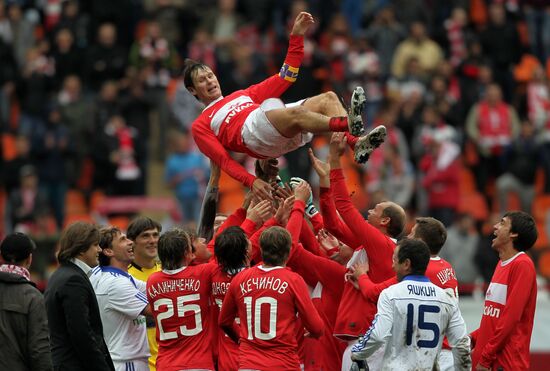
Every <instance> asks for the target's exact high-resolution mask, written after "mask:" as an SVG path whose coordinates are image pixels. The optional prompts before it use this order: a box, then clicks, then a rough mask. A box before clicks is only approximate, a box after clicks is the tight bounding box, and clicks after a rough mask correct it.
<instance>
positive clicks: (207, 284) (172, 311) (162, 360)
mask: <svg viewBox="0 0 550 371" xmlns="http://www.w3.org/2000/svg"><path fill="white" fill-rule="evenodd" d="M215 268H216V265H215V264H202V265H196V266H188V267H182V268H180V269H177V270H174V271H165V270H163V271H160V272H156V273H153V274H152V275H151V276H150V277H149V279H148V280H147V299H148V300H149V303H150V305H151V308H152V310H153V318H154V319H155V323H156V327H157V342H158V344H159V353H158V358H157V369H158V370H166V371H172V370H173V371H176V370H181V369H204V370H214V363H213V360H212V352H211V349H210V341H211V336H210V335H211V334H210V326H209V325H210V324H209V321H210V309H211V307H210V294H211V287H212V275H213V272H214V269H215Z"/></svg>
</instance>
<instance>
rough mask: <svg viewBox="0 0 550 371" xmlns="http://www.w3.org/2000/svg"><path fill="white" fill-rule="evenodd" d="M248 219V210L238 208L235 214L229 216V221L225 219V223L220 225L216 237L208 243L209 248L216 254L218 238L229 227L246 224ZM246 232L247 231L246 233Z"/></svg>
mask: <svg viewBox="0 0 550 371" xmlns="http://www.w3.org/2000/svg"><path fill="white" fill-rule="evenodd" d="M245 218H246V210H245V209H243V208H242V207H240V208H238V209H237V210H235V211H234V212H233V214H231V215H229V216H228V217H227V219H225V222H223V223H222V225H220V227H219V228H218V230H217V231H216V235H215V236H214V237H213V238H212V239H211V240H210V242H208V245H207V248H208V250H210V251H211V252H212V254H214V244H215V243H216V237H218V235H219V234H220V233H222V232H223V231H225V230H226V229H227V228H229V227H233V226H235V225H240V224H242V223H243V222H244V220H245ZM245 232H246V231H245Z"/></svg>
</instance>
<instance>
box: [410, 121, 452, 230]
mask: <svg viewBox="0 0 550 371" xmlns="http://www.w3.org/2000/svg"><path fill="white" fill-rule="evenodd" d="M459 155H460V147H459V146H458V145H457V144H456V143H454V142H452V141H450V140H449V139H448V138H447V137H446V135H445V133H444V132H436V134H435V135H434V137H433V138H432V140H431V141H430V142H429V143H428V151H427V153H426V155H424V157H423V158H422V159H421V160H420V164H419V168H420V170H421V171H423V172H424V174H425V175H424V178H423V179H422V180H421V182H422V183H421V184H422V187H424V188H425V189H426V191H427V193H428V215H430V216H432V217H434V218H436V219H438V220H440V221H441V222H442V223H443V224H444V225H445V227H448V226H449V225H451V223H452V222H453V220H454V216H455V213H456V210H457V208H458V202H459V197H460V189H459V186H460V177H459V176H460V157H459Z"/></svg>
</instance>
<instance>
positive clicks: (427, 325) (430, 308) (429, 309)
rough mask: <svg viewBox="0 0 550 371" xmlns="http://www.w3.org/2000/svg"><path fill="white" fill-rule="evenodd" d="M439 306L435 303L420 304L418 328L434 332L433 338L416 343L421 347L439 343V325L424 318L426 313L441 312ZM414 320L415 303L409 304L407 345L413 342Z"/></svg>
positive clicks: (429, 346)
mask: <svg viewBox="0 0 550 371" xmlns="http://www.w3.org/2000/svg"><path fill="white" fill-rule="evenodd" d="M439 311H440V309H439V307H437V306H435V305H425V304H421V305H419V306H418V330H419V331H420V330H426V331H431V332H433V334H434V335H433V339H432V340H418V341H417V342H416V345H417V346H418V347H419V348H435V347H437V344H439V326H438V325H437V323H434V322H426V321H425V320H424V314H425V313H439ZM413 322H414V305H413V304H408V305H407V329H406V334H405V335H406V337H405V339H406V343H407V345H411V344H412V337H413V332H414V331H413Z"/></svg>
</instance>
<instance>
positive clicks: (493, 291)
mask: <svg viewBox="0 0 550 371" xmlns="http://www.w3.org/2000/svg"><path fill="white" fill-rule="evenodd" d="M507 293H508V285H503V284H502V283H494V282H491V284H490V285H489V288H488V289H487V294H486V295H485V300H488V301H492V302H495V303H499V304H502V305H505V304H506V295H507Z"/></svg>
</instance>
